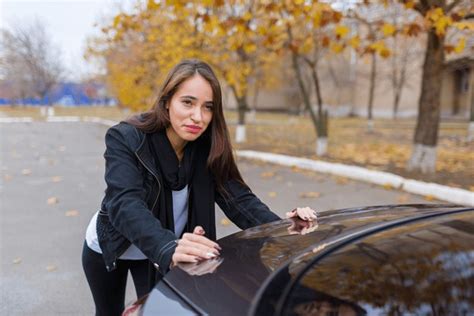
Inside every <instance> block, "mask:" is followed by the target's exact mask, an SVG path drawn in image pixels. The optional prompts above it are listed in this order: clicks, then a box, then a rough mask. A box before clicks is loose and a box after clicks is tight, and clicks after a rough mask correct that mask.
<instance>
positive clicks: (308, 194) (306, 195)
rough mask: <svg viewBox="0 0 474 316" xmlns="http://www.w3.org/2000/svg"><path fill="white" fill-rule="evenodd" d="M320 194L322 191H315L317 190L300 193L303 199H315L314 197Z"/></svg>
mask: <svg viewBox="0 0 474 316" xmlns="http://www.w3.org/2000/svg"><path fill="white" fill-rule="evenodd" d="M320 196H321V193H319V192H315V191H311V192H301V193H300V198H302V199H314V198H318V197H320Z"/></svg>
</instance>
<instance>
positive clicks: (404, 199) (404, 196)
mask: <svg viewBox="0 0 474 316" xmlns="http://www.w3.org/2000/svg"><path fill="white" fill-rule="evenodd" d="M409 198H410V197H409V196H408V195H407V194H402V195H400V196H398V198H397V202H398V203H406V202H408V200H409Z"/></svg>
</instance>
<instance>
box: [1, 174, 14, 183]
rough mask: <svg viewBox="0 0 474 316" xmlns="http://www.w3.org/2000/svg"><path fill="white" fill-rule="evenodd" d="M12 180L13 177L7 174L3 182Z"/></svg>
mask: <svg viewBox="0 0 474 316" xmlns="http://www.w3.org/2000/svg"><path fill="white" fill-rule="evenodd" d="M11 179H13V177H12V176H11V175H9V174H6V175H4V176H3V180H5V181H10V180H11Z"/></svg>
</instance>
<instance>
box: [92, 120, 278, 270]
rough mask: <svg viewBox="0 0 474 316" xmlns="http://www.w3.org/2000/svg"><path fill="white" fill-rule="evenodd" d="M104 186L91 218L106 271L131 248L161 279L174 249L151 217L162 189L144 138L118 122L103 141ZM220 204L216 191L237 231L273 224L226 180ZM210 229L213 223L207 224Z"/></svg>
mask: <svg viewBox="0 0 474 316" xmlns="http://www.w3.org/2000/svg"><path fill="white" fill-rule="evenodd" d="M105 143H106V151H105V154H104V158H105V162H106V164H105V181H106V183H107V189H106V191H105V197H104V199H103V201H102V206H101V210H100V211H99V216H98V217H97V235H98V239H99V244H100V247H101V250H102V256H103V258H104V261H105V265H106V268H107V270H108V271H112V270H114V269H115V268H116V261H117V258H119V257H120V256H121V255H122V254H123V253H124V252H125V250H126V249H127V248H128V247H129V246H130V244H131V243H133V244H134V245H136V246H137V247H138V248H139V249H140V250H141V251H142V252H143V253H144V254H145V255H146V256H147V257H148V259H149V260H150V261H151V262H152V263H153V264H154V265H155V267H156V268H157V269H158V270H159V271H160V272H161V274H165V273H166V272H167V271H168V269H169V265H170V263H171V257H172V255H173V253H174V249H175V248H176V243H175V242H174V241H175V240H176V236H175V234H174V233H173V232H172V231H171V230H169V229H167V227H163V226H162V224H161V222H160V221H159V220H158V219H157V218H155V217H154V215H153V213H155V214H158V212H152V210H154V209H155V208H157V207H158V204H159V203H157V201H158V196H159V194H161V193H162V187H161V183H160V180H159V179H161V176H160V174H159V170H158V168H156V165H155V163H154V160H153V156H152V154H151V152H150V148H149V144H148V140H147V138H146V137H145V134H144V133H143V132H141V131H140V130H138V129H137V128H135V127H134V126H132V125H130V124H128V123H125V122H121V123H120V124H118V125H115V126H113V127H111V128H110V129H109V130H108V131H107V134H106V136H105ZM226 189H227V190H228V192H229V193H230V198H229V197H227V199H224V198H223V197H222V196H221V195H220V194H219V193H218V192H217V190H216V194H215V199H216V203H217V204H218V205H219V206H220V208H221V209H222V210H223V211H224V213H225V214H226V215H227V217H228V218H229V219H230V220H231V221H232V222H234V223H235V224H236V225H237V226H238V227H239V228H241V229H246V228H249V227H253V226H256V225H260V224H263V223H268V222H272V221H275V220H278V219H279V217H278V216H277V215H275V214H274V213H272V212H271V211H270V210H269V209H268V207H267V206H266V205H265V204H264V203H262V202H261V201H260V200H259V199H258V198H257V197H256V196H255V195H254V194H253V193H252V192H251V191H250V190H249V189H248V188H246V187H244V186H243V185H241V184H239V183H238V182H236V181H229V183H227V184H226ZM213 224H214V225H215V223H213Z"/></svg>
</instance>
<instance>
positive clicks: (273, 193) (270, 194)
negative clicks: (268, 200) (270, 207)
mask: <svg viewBox="0 0 474 316" xmlns="http://www.w3.org/2000/svg"><path fill="white" fill-rule="evenodd" d="M277 195H278V194H277V193H276V192H273V191H272V192H268V196H269V197H272V198H274V197H276V196H277Z"/></svg>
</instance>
